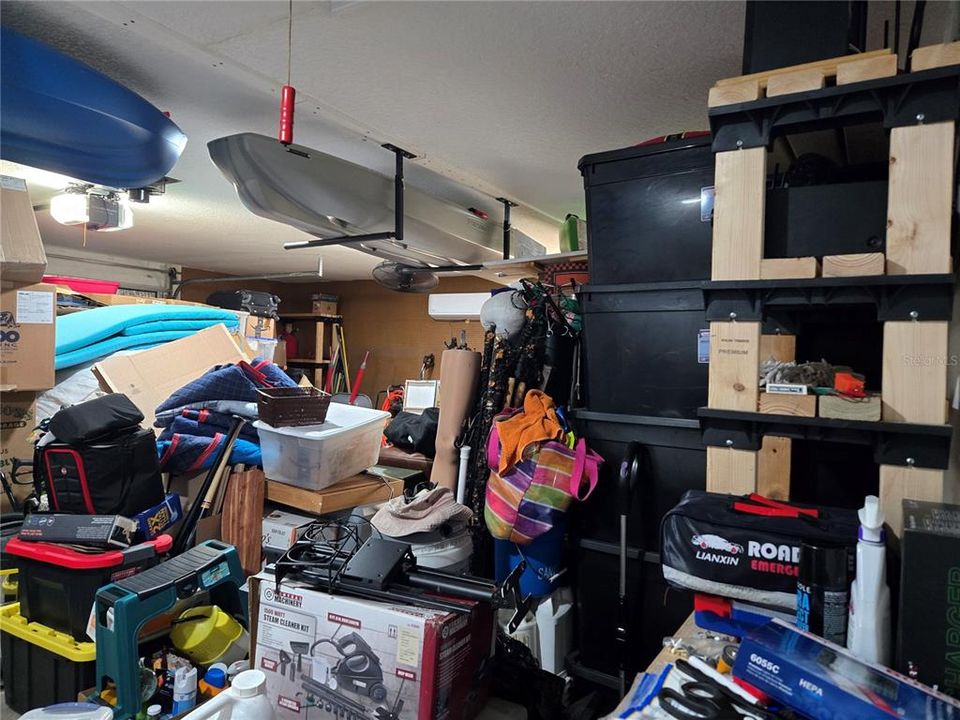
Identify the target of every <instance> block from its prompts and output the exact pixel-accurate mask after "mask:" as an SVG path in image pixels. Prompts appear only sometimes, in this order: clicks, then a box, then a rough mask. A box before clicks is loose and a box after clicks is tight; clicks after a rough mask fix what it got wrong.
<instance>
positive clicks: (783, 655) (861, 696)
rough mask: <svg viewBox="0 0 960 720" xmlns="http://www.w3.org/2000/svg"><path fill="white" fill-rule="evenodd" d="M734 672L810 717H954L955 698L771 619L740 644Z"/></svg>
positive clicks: (957, 714) (959, 709)
mask: <svg viewBox="0 0 960 720" xmlns="http://www.w3.org/2000/svg"><path fill="white" fill-rule="evenodd" d="M733 675H734V677H735V678H736V679H737V680H738V681H739V682H741V683H744V684H746V685H749V686H751V687H753V688H756V689H757V690H759V691H760V692H762V693H764V694H766V695H767V696H769V697H770V698H772V699H773V700H775V701H776V702H777V703H778V704H782V705H786V706H788V707H790V708H791V709H793V710H795V711H797V712H799V713H801V714H802V715H804V716H805V717H810V718H813V720H841V719H842V720H850V718H856V720H890V718H891V717H893V718H896V717H901V718H910V720H957V718H960V702H957V701H956V700H954V699H953V698H951V697H949V696H948V695H944V694H943V693H940V692H937V691H935V690H932V689H931V688H929V687H927V686H925V685H921V684H920V683H918V682H916V681H914V680H911V679H909V678H907V677H905V676H903V675H900V674H899V673H897V672H894V671H893V670H890V669H888V668H885V667H883V666H881V665H875V664H872V663H866V662H863V661H862V660H860V659H858V658H856V657H854V655H853V654H852V653H850V652H849V651H847V649H846V648H842V647H840V646H839V645H836V644H834V643H832V642H829V641H827V640H824V639H823V638H820V637H817V636H816V635H813V634H811V633H808V632H804V631H803V630H798V629H797V628H796V627H793V626H792V625H790V624H788V623H785V622H783V621H782V620H773V621H771V622H769V623H767V624H766V625H763V626H761V627H759V628H757V629H756V630H754V631H753V632H751V633H750V634H749V635H747V636H746V637H745V638H744V640H743V643H742V644H741V645H740V651H739V652H738V653H737V662H736V664H735V665H734V668H733Z"/></svg>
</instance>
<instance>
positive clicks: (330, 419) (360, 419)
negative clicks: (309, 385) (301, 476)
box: [253, 403, 390, 440]
mask: <svg viewBox="0 0 960 720" xmlns="http://www.w3.org/2000/svg"><path fill="white" fill-rule="evenodd" d="M389 417H390V413H388V412H385V411H383V410H372V409H370V408H362V407H355V406H353V405H343V404H341V403H330V408H329V410H327V420H326V422H324V423H323V424H322V425H302V426H300V427H281V428H275V427H273V426H272V425H267V424H266V423H265V422H263V421H262V420H257V421H256V422H255V423H254V424H253V426H254V427H255V428H257V430H264V431H266V432H270V433H277V434H279V435H288V436H290V437H295V438H303V439H305V440H323V439H324V438H327V437H329V436H331V435H336V434H337V433H341V432H343V431H345V430H352V429H354V428H357V427H360V426H361V425H366V424H368V423H372V422H377V421H385V420H387V419H388V418H389Z"/></svg>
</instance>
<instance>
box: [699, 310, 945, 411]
mask: <svg viewBox="0 0 960 720" xmlns="http://www.w3.org/2000/svg"><path fill="white" fill-rule="evenodd" d="M947 333H948V323H947V322H945V321H943V322H915V321H910V320H907V321H902V322H901V321H897V322H886V323H884V324H883V385H882V392H883V395H882V408H883V411H882V416H883V420H884V421H885V422H910V423H924V424H929V425H939V424H942V423H945V422H946V421H947V402H946V398H947V364H948V362H949V358H948V356H947ZM711 360H712V357H711Z"/></svg>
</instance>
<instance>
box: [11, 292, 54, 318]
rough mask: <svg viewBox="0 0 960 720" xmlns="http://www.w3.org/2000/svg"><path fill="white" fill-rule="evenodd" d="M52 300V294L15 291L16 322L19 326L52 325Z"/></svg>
mask: <svg viewBox="0 0 960 720" xmlns="http://www.w3.org/2000/svg"><path fill="white" fill-rule="evenodd" d="M53 298H54V295H53V293H48V292H37V291H36V290H17V318H16V320H17V322H18V323H20V324H21V325H52V324H53V307H54V302H53Z"/></svg>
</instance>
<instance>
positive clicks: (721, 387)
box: [707, 322, 760, 412]
mask: <svg viewBox="0 0 960 720" xmlns="http://www.w3.org/2000/svg"><path fill="white" fill-rule="evenodd" d="M759 381H760V323H758V322H712V323H710V370H709V389H708V398H707V405H708V406H709V407H712V408H717V409H719V410H745V411H748V412H756V410H757V397H758V395H759V394H760V389H759Z"/></svg>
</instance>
